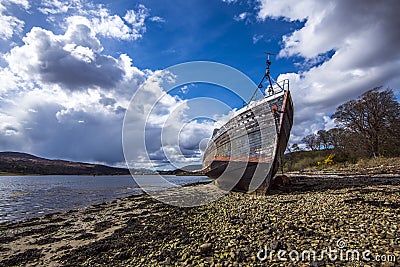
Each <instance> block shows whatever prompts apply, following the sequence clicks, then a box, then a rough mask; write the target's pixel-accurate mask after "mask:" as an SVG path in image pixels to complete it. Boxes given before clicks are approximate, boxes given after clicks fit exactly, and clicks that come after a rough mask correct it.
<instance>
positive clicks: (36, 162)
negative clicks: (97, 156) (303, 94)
mask: <svg viewBox="0 0 400 267" xmlns="http://www.w3.org/2000/svg"><path fill="white" fill-rule="evenodd" d="M1 173H3V174H4V173H13V174H39V175H48V174H53V175H62V174H64V175H124V174H129V170H128V169H124V168H115V167H110V166H105V165H101V164H90V163H82V162H72V161H66V160H50V159H45V158H40V157H37V156H33V155H30V154H27V153H20V152H0V174H1Z"/></svg>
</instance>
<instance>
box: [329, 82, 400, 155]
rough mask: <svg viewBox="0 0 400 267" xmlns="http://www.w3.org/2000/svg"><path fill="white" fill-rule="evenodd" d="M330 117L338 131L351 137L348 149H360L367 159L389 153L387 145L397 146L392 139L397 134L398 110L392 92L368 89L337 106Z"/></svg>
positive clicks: (399, 107) (377, 88)
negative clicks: (353, 98)
mask: <svg viewBox="0 0 400 267" xmlns="http://www.w3.org/2000/svg"><path fill="white" fill-rule="evenodd" d="M332 117H333V118H335V119H336V122H337V123H338V126H339V127H341V128H342V129H345V130H346V131H348V132H349V133H352V137H351V139H352V145H357V146H359V148H363V150H364V151H365V152H366V153H367V155H368V156H379V155H381V154H382V153H384V152H385V150H387V149H389V150H390V147H388V145H389V146H390V145H393V144H390V142H398V141H396V140H397V138H395V139H393V135H394V134H395V135H396V133H397V134H398V130H399V129H398V125H399V120H400V106H399V103H398V102H397V101H396V99H395V97H394V93H393V90H392V89H386V90H383V91H382V90H381V87H376V88H374V89H371V90H369V91H367V92H365V93H364V94H362V95H361V96H360V97H359V98H358V99H357V100H350V101H348V102H346V103H344V104H343V105H340V106H339V107H338V108H337V109H336V112H335V113H334V114H333V115H332ZM388 141H390V142H388Z"/></svg>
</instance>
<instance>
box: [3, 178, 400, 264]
mask: <svg viewBox="0 0 400 267" xmlns="http://www.w3.org/2000/svg"><path fill="white" fill-rule="evenodd" d="M291 181H292V185H291V186H290V187H285V188H277V189H274V190H272V191H271V192H270V194H269V195H267V196H255V195H249V194H242V193H229V194H227V195H225V196H224V197H222V198H221V199H219V200H217V201H215V202H212V203H210V204H208V205H204V206H200V207H195V208H180V207H174V206H169V205H166V204H164V203H162V202H159V201H157V200H155V199H153V198H151V197H149V196H147V195H141V196H132V197H128V198H125V199H118V200H115V201H112V202H109V203H104V204H100V205H94V206H90V207H88V208H85V209H82V210H76V211H69V212H65V213H56V214H52V215H48V216H46V217H42V218H37V219H31V220H27V221H25V222H20V223H11V224H10V223H6V224H1V225H0V266H38V265H40V266H64V265H66V266H103V265H107V266H400V229H399V228H400V175H374V176H371V175H364V176H337V175H327V176H321V175H318V176H315V175H307V176H301V175H294V176H292V177H291ZM194 188H195V187H194ZM324 250H328V251H329V250H330V254H329V255H330V256H331V258H330V257H329V256H328V255H327V254H326V253H325V254H322V253H324V252H323V251H324ZM278 251H280V252H279V253H280V254H279V253H278ZM304 251H308V252H309V253H311V252H312V251H315V255H316V257H315V258H313V256H312V254H311V255H310V257H305V258H304V260H303V259H302V256H307V254H306V253H303V252H304ZM333 251H336V252H333ZM348 251H350V252H351V253H348ZM340 253H342V255H340ZM346 253H347V256H346ZM357 253H358V254H359V259H358V260H357V259H356V258H354V257H356V256H357V255H356V254H357ZM334 256H336V258H334ZM363 257H364V258H363ZM285 259H286V260H285ZM378 259H379V260H380V261H379V262H378V261H377V260H378Z"/></svg>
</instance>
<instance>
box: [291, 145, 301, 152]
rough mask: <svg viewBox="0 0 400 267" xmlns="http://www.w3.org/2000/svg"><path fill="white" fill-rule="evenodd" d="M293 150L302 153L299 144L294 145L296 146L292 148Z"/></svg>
mask: <svg viewBox="0 0 400 267" xmlns="http://www.w3.org/2000/svg"><path fill="white" fill-rule="evenodd" d="M291 150H292V151H293V152H297V151H300V150H301V148H300V147H299V145H298V144H296V143H294V144H293V145H292V146H291Z"/></svg>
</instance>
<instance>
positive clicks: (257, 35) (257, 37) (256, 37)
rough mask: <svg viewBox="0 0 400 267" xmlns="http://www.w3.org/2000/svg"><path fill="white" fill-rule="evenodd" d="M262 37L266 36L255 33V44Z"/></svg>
mask: <svg viewBox="0 0 400 267" xmlns="http://www.w3.org/2000/svg"><path fill="white" fill-rule="evenodd" d="M262 38H264V35H263V34H254V35H253V44H256V43H258V41H260V40H261V39H262Z"/></svg>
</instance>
